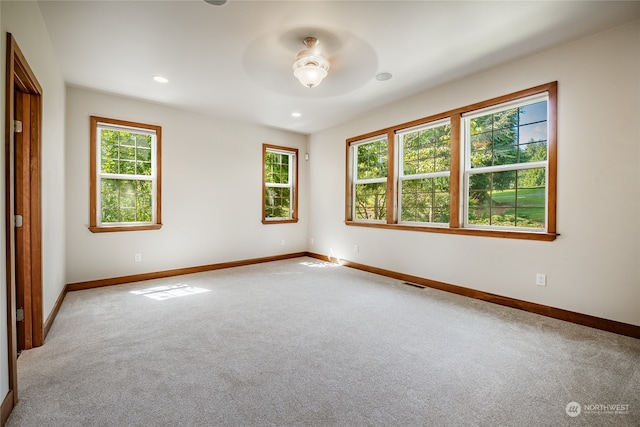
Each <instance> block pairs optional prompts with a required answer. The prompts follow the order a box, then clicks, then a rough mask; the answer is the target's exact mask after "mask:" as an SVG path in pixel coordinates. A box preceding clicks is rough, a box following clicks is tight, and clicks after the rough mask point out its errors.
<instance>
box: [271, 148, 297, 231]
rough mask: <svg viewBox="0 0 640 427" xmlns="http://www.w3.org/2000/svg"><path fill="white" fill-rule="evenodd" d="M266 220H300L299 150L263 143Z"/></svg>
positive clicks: (276, 221) (275, 221) (280, 221)
mask: <svg viewBox="0 0 640 427" xmlns="http://www.w3.org/2000/svg"><path fill="white" fill-rule="evenodd" d="M262 147H263V149H262V151H263V153H262V154H263V156H262V159H263V170H264V174H263V181H262V184H263V191H262V222H263V223H265V224H273V223H283V222H296V221H297V220H298V207H297V204H298V194H297V191H298V186H297V180H298V150H297V149H294V148H286V147H278V146H275V145H269V144H263V146H262Z"/></svg>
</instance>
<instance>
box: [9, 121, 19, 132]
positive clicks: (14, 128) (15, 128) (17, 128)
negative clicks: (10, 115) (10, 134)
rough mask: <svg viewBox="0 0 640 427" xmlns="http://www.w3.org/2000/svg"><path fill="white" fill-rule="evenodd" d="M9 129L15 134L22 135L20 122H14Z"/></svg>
mask: <svg viewBox="0 0 640 427" xmlns="http://www.w3.org/2000/svg"><path fill="white" fill-rule="evenodd" d="M11 128H12V129H13V131H14V132H15V133H22V122H21V121H20V120H14V121H13V125H12V126H11Z"/></svg>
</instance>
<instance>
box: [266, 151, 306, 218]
mask: <svg viewBox="0 0 640 427" xmlns="http://www.w3.org/2000/svg"><path fill="white" fill-rule="evenodd" d="M269 151H272V152H280V153H284V154H289V155H290V156H292V157H293V160H292V163H293V171H292V172H290V174H291V178H292V181H293V182H292V183H291V197H292V200H291V210H292V212H291V217H290V218H274V219H269V218H267V210H266V203H267V200H266V193H267V173H266V172H267V152H269ZM296 222H298V149H297V148H290V147H283V146H279V145H272V144H262V223H263V224H288V223H296Z"/></svg>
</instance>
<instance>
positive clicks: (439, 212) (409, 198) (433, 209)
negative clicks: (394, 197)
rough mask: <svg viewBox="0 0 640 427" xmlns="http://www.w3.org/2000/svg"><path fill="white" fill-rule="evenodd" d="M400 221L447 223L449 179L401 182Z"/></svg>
mask: <svg viewBox="0 0 640 427" xmlns="http://www.w3.org/2000/svg"><path fill="white" fill-rule="evenodd" d="M400 217H401V220H402V221H409V222H434V223H448V222H449V178H448V177H439V178H423V179H410V180H404V181H402V210H401V212H400Z"/></svg>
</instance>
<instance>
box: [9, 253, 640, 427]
mask: <svg viewBox="0 0 640 427" xmlns="http://www.w3.org/2000/svg"><path fill="white" fill-rule="evenodd" d="M18 382H19V396H20V402H19V403H18V405H17V407H16V408H15V409H14V411H13V413H12V415H11V417H10V418H9V422H8V425H9V426H65V427H69V426H217V425H220V426H290V425H291V426H293V425H309V426H334V425H338V426H365V425H366V426H563V425H567V426H574V425H589V426H612V425H616V426H638V425H640V340H637V339H633V338H628V337H624V336H619V335H615V334H612V333H608V332H603V331H599V330H595V329H591V328H587V327H582V326H578V325H574V324H571V323H566V322H562V321H559V320H555V319H550V318H546V317H542V316H538V315H535V314H531V313H526V312H522V311H519V310H514V309H510V308H506V307H501V306H497V305H493V304H490V303H485V302H482V301H477V300H472V299H467V298H464V297H461V296H458V295H453V294H448V293H445V292H441V291H436V290H432V289H418V288H415V287H411V286H407V285H403V284H402V282H400V281H397V280H394V279H389V278H385V277H381V276H377V275H373V274H369V273H366V272H362V271H358V270H354V269H350V268H347V267H340V266H336V265H333V264H327V263H324V262H320V261H318V260H315V259H312V258H296V259H290V260H285V261H277V262H271V263H265V264H258V265H251V266H246V267H237V268H231V269H226V270H217V271H212V272H208V273H200V274H194V275H188V276H181V277H174V278H169V279H161V280H154V281H149V282H139V283H133V284H128V285H120V286H112V287H106V288H99V289H93V290H86V291H79V292H71V293H69V294H68V295H67V297H66V298H65V301H64V303H63V305H62V308H61V310H60V312H59V314H58V316H57V318H56V321H55V323H54V325H53V327H52V328H51V331H50V333H49V336H48V337H47V340H46V343H45V345H44V346H43V347H40V348H37V349H33V350H28V351H26V352H24V353H23V354H22V355H21V356H20V358H19V359H18ZM571 402H576V403H577V404H579V405H580V406H579V409H580V413H579V414H578V415H577V416H575V417H572V416H569V415H568V413H569V414H571V415H576V414H577V409H576V408H578V407H577V406H576V405H573V406H572V405H569V404H570V403H571ZM568 405H569V408H573V412H571V411H567V407H568ZM612 405H616V406H612ZM616 410H617V412H618V413H615V412H616Z"/></svg>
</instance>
